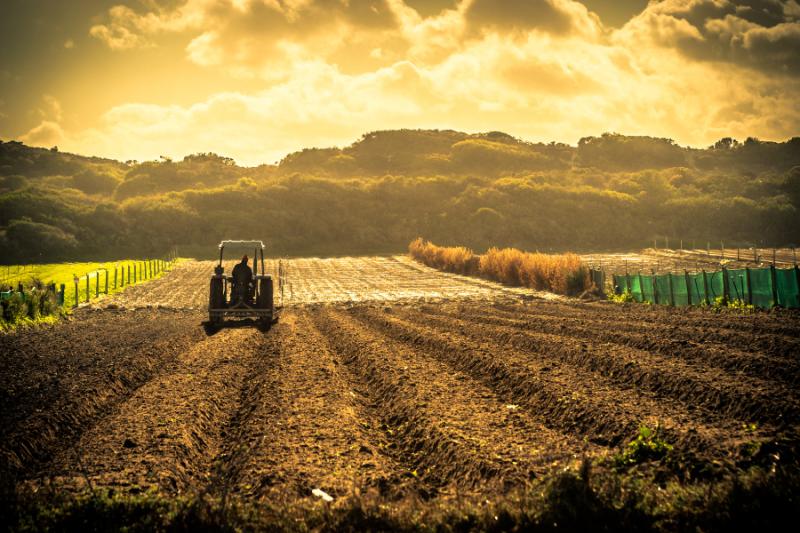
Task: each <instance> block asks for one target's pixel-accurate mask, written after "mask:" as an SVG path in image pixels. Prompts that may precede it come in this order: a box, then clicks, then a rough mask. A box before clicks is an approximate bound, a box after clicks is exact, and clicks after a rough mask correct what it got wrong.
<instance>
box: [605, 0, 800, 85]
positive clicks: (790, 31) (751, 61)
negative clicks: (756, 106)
mask: <svg viewBox="0 0 800 533" xmlns="http://www.w3.org/2000/svg"><path fill="white" fill-rule="evenodd" d="M799 16H800V6H798V5H797V2H796V1H794V0H791V1H788V2H786V1H778V0H747V1H742V0H664V1H662V2H653V3H651V4H650V5H648V7H647V8H646V9H645V10H644V11H643V12H642V13H641V14H640V15H638V16H637V17H634V18H633V19H632V20H631V21H630V22H629V23H628V24H626V26H625V27H624V28H623V29H622V30H621V31H620V32H619V35H620V36H625V37H624V38H625V39H627V40H628V41H629V42H631V43H634V42H638V43H648V44H656V45H659V46H663V47H666V48H673V49H676V50H678V51H680V52H681V53H683V54H684V55H686V56H687V57H690V58H692V59H697V60H704V61H724V62H730V63H734V64H737V65H739V66H743V67H747V68H750V69H755V70H761V71H765V72H773V73H774V72H777V73H785V74H789V75H798V74H800V54H798V53H797V51H798V49H800V48H799V46H800V22H798V17H799Z"/></svg>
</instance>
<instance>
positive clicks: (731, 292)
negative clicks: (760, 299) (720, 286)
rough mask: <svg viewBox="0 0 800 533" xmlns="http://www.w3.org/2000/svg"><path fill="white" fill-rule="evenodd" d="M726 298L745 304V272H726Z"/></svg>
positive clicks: (740, 270)
mask: <svg viewBox="0 0 800 533" xmlns="http://www.w3.org/2000/svg"><path fill="white" fill-rule="evenodd" d="M728 297H729V298H730V299H731V300H742V301H743V302H745V303H747V301H748V298H747V270H745V269H743V268H742V269H737V270H728Z"/></svg>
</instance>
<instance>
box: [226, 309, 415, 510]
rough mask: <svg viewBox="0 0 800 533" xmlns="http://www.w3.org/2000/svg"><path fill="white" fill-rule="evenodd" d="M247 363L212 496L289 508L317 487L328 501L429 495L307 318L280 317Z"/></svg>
mask: <svg viewBox="0 0 800 533" xmlns="http://www.w3.org/2000/svg"><path fill="white" fill-rule="evenodd" d="M255 361H256V365H255V366H254V367H253V368H252V369H251V371H250V373H249V376H250V377H249V378H248V381H247V383H246V384H245V387H244V388H243V390H242V400H241V402H240V403H241V407H240V410H239V412H238V413H237V415H236V416H235V417H234V418H233V420H232V422H231V424H230V425H229V428H228V429H227V430H226V431H227V434H228V437H229V440H228V441H227V443H226V446H225V447H224V449H223V451H222V454H221V455H220V458H219V464H218V468H217V474H216V476H215V479H214V480H213V482H212V484H211V488H212V490H213V491H214V492H215V493H217V494H221V495H223V496H224V495H229V494H238V495H244V496H246V497H248V498H255V499H257V500H266V501H270V502H294V501H296V500H302V499H304V498H314V499H316V497H314V496H312V493H311V491H312V490H313V489H315V488H319V489H321V490H323V491H325V492H326V493H328V494H329V495H331V496H332V497H334V498H340V497H345V496H348V495H351V494H353V493H356V492H359V491H362V490H377V491H379V492H380V493H381V494H382V495H384V496H386V495H395V496H397V495H399V494H402V493H406V492H413V493H418V492H420V493H423V494H424V493H426V492H428V489H426V488H425V486H424V484H423V483H421V482H420V480H418V479H416V478H414V477H413V476H412V475H411V474H410V472H411V469H410V468H409V467H407V466H405V465H404V464H403V462H402V461H403V457H402V455H401V454H399V453H398V451H397V450H398V446H397V444H396V443H395V441H394V439H393V437H392V436H391V435H389V434H388V433H387V432H385V431H383V430H382V429H381V424H380V421H379V418H378V417H377V416H376V414H375V413H374V412H373V411H372V409H371V408H370V407H369V405H367V404H366V403H365V400H364V398H363V397H362V395H361V391H360V390H359V387H360V384H358V383H355V384H354V383H352V381H351V376H349V373H348V372H347V369H346V368H343V366H342V364H341V362H340V361H339V358H338V356H337V354H335V353H333V352H331V351H330V350H329V349H328V348H327V343H326V342H325V339H324V338H323V336H322V335H321V334H320V332H319V331H318V330H317V329H316V328H315V326H314V324H313V323H312V320H311V318H310V317H309V315H308V314H307V313H306V312H305V311H303V310H287V311H286V312H285V313H284V315H283V316H282V317H281V320H280V322H278V324H277V325H275V326H274V327H273V328H272V330H271V331H270V332H269V334H268V335H267V336H266V337H265V338H264V340H263V343H262V344H261V345H260V346H259V348H258V350H257V356H256V358H255ZM354 385H355V387H354Z"/></svg>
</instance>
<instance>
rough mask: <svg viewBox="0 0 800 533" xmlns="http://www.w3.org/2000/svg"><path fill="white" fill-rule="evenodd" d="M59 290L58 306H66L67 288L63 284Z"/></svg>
mask: <svg viewBox="0 0 800 533" xmlns="http://www.w3.org/2000/svg"><path fill="white" fill-rule="evenodd" d="M58 288H59V289H60V290H59V291H58V305H64V297H65V296H66V292H67V286H66V285H64V284H63V283H62V284H61V285H59V287H58Z"/></svg>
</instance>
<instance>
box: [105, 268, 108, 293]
mask: <svg viewBox="0 0 800 533" xmlns="http://www.w3.org/2000/svg"><path fill="white" fill-rule="evenodd" d="M105 272H106V294H108V269H106V270H105Z"/></svg>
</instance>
